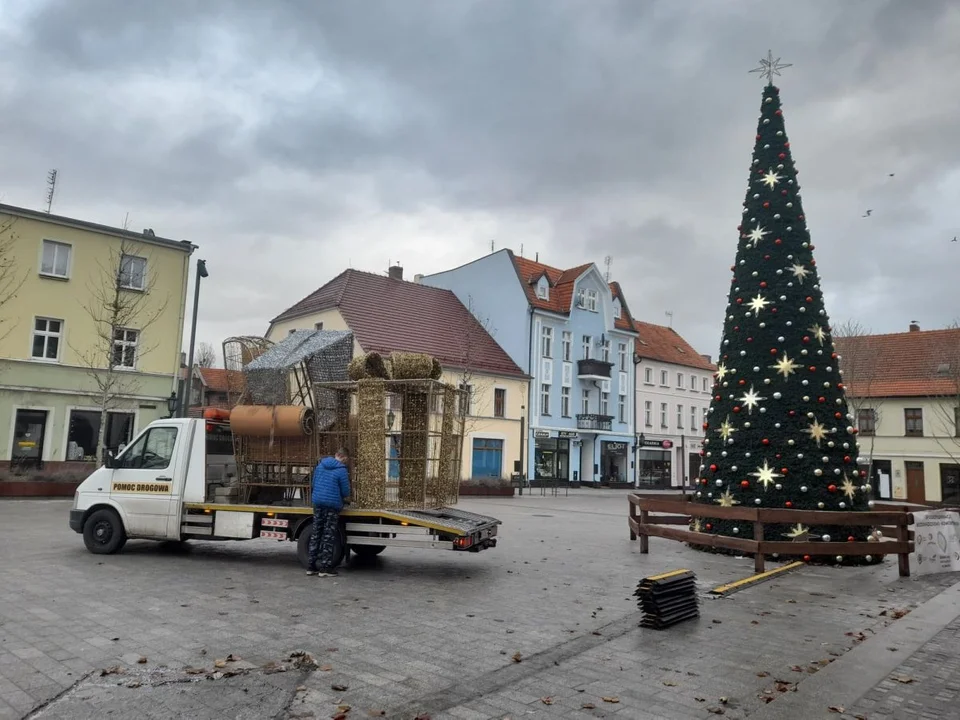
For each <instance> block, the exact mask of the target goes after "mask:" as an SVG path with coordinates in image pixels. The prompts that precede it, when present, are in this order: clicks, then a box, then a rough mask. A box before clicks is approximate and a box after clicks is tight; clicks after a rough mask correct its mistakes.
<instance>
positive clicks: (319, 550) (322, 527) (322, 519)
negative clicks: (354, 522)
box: [310, 505, 340, 570]
mask: <svg viewBox="0 0 960 720" xmlns="http://www.w3.org/2000/svg"><path fill="white" fill-rule="evenodd" d="M339 525H340V511H339V510H334V509H333V508H325V507H320V506H318V505H314V507H313V535H311V536H310V569H311V570H333V561H334V557H333V552H334V546H335V545H336V542H337V532H338V529H339V528H338V526H339Z"/></svg>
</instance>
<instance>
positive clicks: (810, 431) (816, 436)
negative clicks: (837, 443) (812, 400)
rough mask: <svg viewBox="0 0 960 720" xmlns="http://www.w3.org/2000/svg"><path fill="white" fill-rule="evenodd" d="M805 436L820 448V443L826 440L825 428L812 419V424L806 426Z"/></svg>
mask: <svg viewBox="0 0 960 720" xmlns="http://www.w3.org/2000/svg"><path fill="white" fill-rule="evenodd" d="M807 435H809V436H810V439H811V440H813V441H814V442H815V443H816V444H817V447H820V443H821V442H823V441H824V440H826V438H827V427H826V425H821V424H820V421H819V420H817V419H816V418H814V419H813V422H812V423H810V424H809V425H807Z"/></svg>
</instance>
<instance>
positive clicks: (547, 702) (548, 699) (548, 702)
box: [540, 697, 553, 705]
mask: <svg viewBox="0 0 960 720" xmlns="http://www.w3.org/2000/svg"><path fill="white" fill-rule="evenodd" d="M540 702H542V703H543V704H544V705H553V698H552V697H542V698H540Z"/></svg>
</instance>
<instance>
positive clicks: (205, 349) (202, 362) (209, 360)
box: [193, 342, 217, 368]
mask: <svg viewBox="0 0 960 720" xmlns="http://www.w3.org/2000/svg"><path fill="white" fill-rule="evenodd" d="M193 362H194V365H195V366H196V367H199V368H212V367H216V365H217V351H216V349H215V348H214V347H213V345H211V344H210V343H208V342H202V343H197V347H196V350H195V351H194V358H193Z"/></svg>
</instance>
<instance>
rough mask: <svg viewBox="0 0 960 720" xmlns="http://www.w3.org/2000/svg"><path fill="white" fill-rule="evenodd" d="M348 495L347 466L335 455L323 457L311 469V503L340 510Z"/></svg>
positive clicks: (348, 479)
mask: <svg viewBox="0 0 960 720" xmlns="http://www.w3.org/2000/svg"><path fill="white" fill-rule="evenodd" d="M348 497H350V477H349V475H348V474H347V466H346V465H344V464H343V463H342V462H340V461H339V460H337V459H336V458H335V457H325V458H324V459H323V460H321V461H320V463H319V464H318V465H317V467H316V469H314V471H313V497H312V500H313V504H314V505H315V506H319V507H325V508H332V509H334V510H341V509H342V508H343V501H344V500H346V499H347V498H348Z"/></svg>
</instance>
